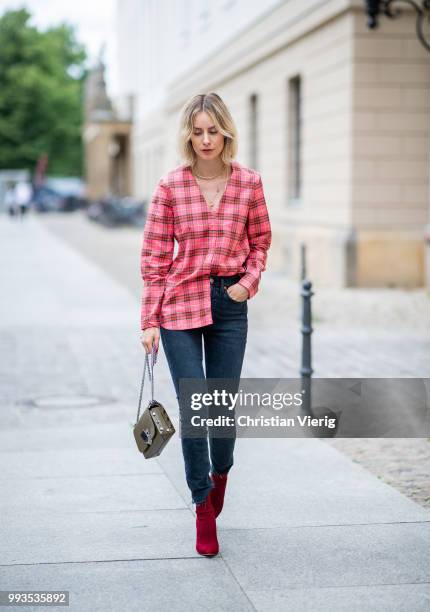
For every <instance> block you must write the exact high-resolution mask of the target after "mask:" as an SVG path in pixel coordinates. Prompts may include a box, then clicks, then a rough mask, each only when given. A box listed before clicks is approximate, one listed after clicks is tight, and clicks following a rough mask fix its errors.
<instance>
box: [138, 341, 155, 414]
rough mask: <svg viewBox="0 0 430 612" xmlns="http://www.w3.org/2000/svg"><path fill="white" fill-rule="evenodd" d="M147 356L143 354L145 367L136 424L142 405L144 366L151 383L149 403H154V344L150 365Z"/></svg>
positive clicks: (143, 377) (144, 372)
mask: <svg viewBox="0 0 430 612" xmlns="http://www.w3.org/2000/svg"><path fill="white" fill-rule="evenodd" d="M148 355H149V353H145V365H144V367H143V376H142V383H141V385H140V395H139V406H138V408H137V418H136V423H137V422H138V421H139V417H140V406H141V404H142V393H143V384H144V382H145V374H146V366H148V376H149V380H150V381H151V401H154V365H155V364H156V363H157V351H156V350H155V344H153V345H152V353H151V364H150V363H149V357H148Z"/></svg>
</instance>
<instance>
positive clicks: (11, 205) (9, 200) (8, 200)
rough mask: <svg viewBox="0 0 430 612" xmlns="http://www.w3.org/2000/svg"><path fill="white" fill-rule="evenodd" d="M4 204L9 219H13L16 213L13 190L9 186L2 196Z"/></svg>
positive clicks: (12, 187)
mask: <svg viewBox="0 0 430 612" xmlns="http://www.w3.org/2000/svg"><path fill="white" fill-rule="evenodd" d="M4 203H5V206H6V209H7V211H8V213H9V216H10V217H14V216H15V213H16V200H15V188H14V186H13V185H9V187H8V188H7V190H6V193H5V196H4Z"/></svg>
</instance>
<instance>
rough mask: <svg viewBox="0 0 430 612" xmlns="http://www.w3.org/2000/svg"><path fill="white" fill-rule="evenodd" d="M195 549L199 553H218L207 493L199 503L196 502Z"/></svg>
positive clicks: (214, 522)
mask: <svg viewBox="0 0 430 612" xmlns="http://www.w3.org/2000/svg"><path fill="white" fill-rule="evenodd" d="M196 531H197V540H196V550H197V552H198V553H199V555H204V556H206V557H213V556H214V555H217V554H218V551H219V546H218V539H217V535H216V521H215V514H214V509H213V508H212V504H211V500H210V498H209V495H208V496H207V497H206V499H205V501H204V502H202V503H201V504H196Z"/></svg>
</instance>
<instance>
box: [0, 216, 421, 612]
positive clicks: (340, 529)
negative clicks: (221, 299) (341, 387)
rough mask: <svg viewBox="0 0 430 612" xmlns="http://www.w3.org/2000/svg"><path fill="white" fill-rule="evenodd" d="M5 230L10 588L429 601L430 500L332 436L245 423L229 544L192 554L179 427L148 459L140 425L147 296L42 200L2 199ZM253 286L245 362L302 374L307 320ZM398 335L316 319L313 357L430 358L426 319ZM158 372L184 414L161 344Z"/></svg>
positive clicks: (324, 367) (343, 367)
mask: <svg viewBox="0 0 430 612" xmlns="http://www.w3.org/2000/svg"><path fill="white" fill-rule="evenodd" d="M0 244H1V255H2V263H3V265H2V266H1V268H0V277H1V286H2V300H1V302H0V352H1V363H2V367H1V372H0V385H1V408H2V410H1V413H0V418H1V421H0V422H1V430H0V468H1V471H0V479H1V486H2V496H1V501H0V513H1V517H2V520H1V523H0V589H2V590H18V589H22V590H32V589H34V590H63V589H64V590H68V591H69V592H70V609H71V610H76V611H77V612H85V611H87V610H88V611H91V612H98V611H100V612H108V611H115V612H116V611H122V610H127V611H134V610H136V611H137V610H141V609H145V608H156V609H157V610H160V611H165V610H169V612H173V611H175V610H178V611H182V610H184V609H187V610H193V611H194V610H195V611H200V610H213V611H223V610H226V611H227V610H228V611H229V612H230V611H231V610H235V611H236V610H237V611H239V610H240V611H241V610H261V611H263V610H264V611H265V610H275V611H276V610H279V611H281V610H282V611H290V610H291V611H294V612H296V611H299V612H301V611H303V610H304V611H306V610H318V611H319V612H320V611H325V610H327V611H330V612H336V611H344V610H354V611H364V610H366V611H368V610H377V611H378V612H380V611H385V610H386V611H390V612H392V611H397V610H399V611H400V610H408V611H409V610H414V612H415V611H419V610H423V611H424V610H428V609H429V604H430V561H429V555H428V550H429V544H430V513H429V511H428V510H426V509H425V508H422V507H420V506H419V505H417V504H415V503H414V502H412V501H411V500H409V499H408V498H407V497H405V496H404V495H402V494H401V493H399V492H398V491H396V490H395V489H393V488H392V487H390V486H388V485H387V484H385V483H383V482H381V481H380V480H378V479H377V478H375V477H374V476H372V475H371V474H369V473H368V472H367V471H366V470H364V469H363V468H362V467H360V466H359V465H357V464H355V463H353V462H352V461H351V460H350V459H348V458H347V457H345V456H344V455H343V454H342V453H340V452H338V451H337V450H336V449H335V448H333V447H331V446H330V445H328V444H326V443H324V442H323V441H321V440H312V439H291V438H290V439H288V440H286V439H258V440H255V439H254V440H252V439H240V440H238V441H237V450H236V454H235V467H234V469H233V470H232V473H231V478H230V485H229V489H228V496H227V499H226V505H225V509H224V511H223V513H222V515H221V517H220V519H219V521H218V531H219V541H220V546H221V553H220V555H219V556H218V557H215V558H213V559H205V558H202V557H200V556H199V555H197V554H196V552H195V550H194V514H193V512H192V506H191V504H190V497H189V492H188V489H187V487H186V483H185V479H184V475H183V463H182V456H181V452H180V440H179V439H178V436H175V437H174V438H173V439H172V441H171V442H170V443H169V445H168V446H167V447H166V449H165V451H164V453H163V454H162V455H161V457H159V458H158V459H154V460H151V461H145V460H144V459H143V457H142V456H140V455H139V453H138V452H137V450H136V448H135V443H134V440H133V436H132V425H133V422H134V418H135V414H136V407H137V406H136V401H137V396H138V385H139V381H140V376H141V370H142V367H143V361H144V353H143V349H142V347H141V345H140V341H139V333H138V329H139V300H138V299H136V296H133V294H132V293H131V292H130V291H129V290H128V289H127V288H126V287H125V286H122V285H121V284H120V283H118V282H117V281H116V280H115V278H114V277H113V275H112V274H108V273H107V272H106V271H104V270H103V269H102V268H101V267H100V266H98V265H96V264H95V263H94V262H93V261H90V260H89V259H88V258H87V257H85V256H84V255H82V254H81V253H79V252H78V251H77V250H75V249H73V248H71V247H70V246H68V245H67V243H65V242H64V241H62V240H60V239H58V238H57V237H55V236H54V235H53V234H52V233H51V232H49V231H47V229H46V228H45V227H44V226H43V223H42V222H41V221H40V220H39V219H38V218H35V217H30V218H28V219H26V220H25V222H24V223H22V224H16V223H14V222H12V221H11V220H9V219H7V218H4V217H0ZM115 256H116V253H115V252H112V261H113V262H114V261H115ZM273 286H274V285H273ZM268 291H269V289H268ZM257 303H258V302H257V297H256V298H255V306H253V305H252V304H251V303H250V330H252V331H251V333H250V339H249V343H248V347H247V354H246V357H245V367H244V371H243V376H244V377H250V376H253V375H259V376H262V375H263V376H265V377H272V376H280V375H282V376H284V377H288V376H296V375H297V362H298V350H299V335H298V334H297V320H295V317H294V316H291V317H290V318H288V317H286V319H285V326H283V327H282V326H280V324H279V321H276V322H275V325H276V327H274V326H273V325H267V326H263V325H260V323H262V319H261V318H260V317H261V316H262V315H261V314H259V312H261V311H264V308H262V306H261V305H259V306H257ZM252 317H255V319H252ZM253 320H254V321H255V322H256V324H255V325H254V326H253V325H252V321H253ZM271 321H274V320H272V318H271ZM291 321H292V323H293V325H291V326H290V325H289V322H291ZM399 336H400V338H398V337H395V338H394V337H393V334H391V335H390V334H389V333H388V331H386V330H384V331H381V332H380V333H379V334H378V333H376V332H375V338H376V352H375V353H369V354H367V356H363V354H362V352H363V351H365V350H366V345H367V344H368V336H367V339H366V337H364V338H363V339H362V340H361V341H360V336H359V334H358V332H357V331H350V332H348V333H346V332H345V334H343V332H341V333H340V334H339V333H336V330H333V329H331V328H330V329H329V328H327V329H326V330H321V333H320V334H319V340H318V342H320V347H319V351H316V353H317V352H318V359H319V363H318V362H316V363H315V369H317V368H318V374H317V375H319V376H335V375H336V376H342V375H343V373H341V372H347V375H348V376H364V375H371V374H369V373H367V374H364V373H363V372H369V370H372V371H374V370H373V368H374V367H379V366H381V367H382V366H383V365H384V364H385V371H390V374H386V375H388V376H396V375H399V376H401V375H402V374H398V373H397V372H398V368H400V367H401V368H403V369H404V371H405V372H407V371H408V372H411V371H412V372H414V374H407V373H405V374H403V375H405V376H408V375H409V376H410V375H415V376H426V375H427V374H425V373H424V372H426V368H428V364H425V363H424V361H423V358H424V355H425V352H426V348H428V336H427V339H426V337H425V335H423V333H422V330H420V329H417V330H415V332H413V330H410V329H408V330H407V331H406V332H405V333H404V334H403V335H402V334H399ZM387 343H388V344H387ZM426 343H427V344H426ZM339 347H341V349H342V350H341V353H340V352H339ZM387 347H388V348H387ZM402 347H403V348H402ZM343 349H344V350H343ZM391 351H392V352H391ZM406 353H407V355H408V362H407V364H405V363H404V361H405V360H404V359H401V357H402V354H403V357H404V355H405V354H406ZM427 356H428V353H427ZM387 359H388V364H387ZM348 364H349V365H348ZM390 368H391V369H390ZM333 372H336V373H337V374H334V373H333ZM418 372H419V373H418ZM378 375H379V376H383V375H384V374H382V373H378ZM155 377H156V391H157V393H156V395H157V396H159V397H160V399H161V401H162V402H163V403H165V405H166V406H167V407H168V408H169V413H172V416H173V419H174V421H175V422H176V424H177V420H178V413H177V408H176V398H175V396H174V392H173V386H172V383H171V380H170V377H169V373H168V369H167V365H166V362H165V359H164V355H163V352H162V350H161V351H160V355H159V360H158V363H157V365H156V372H155ZM24 609H33V608H32V607H25V608H24ZM34 609H36V608H35V607H34ZM56 609H60V608H59V607H58V608H56Z"/></svg>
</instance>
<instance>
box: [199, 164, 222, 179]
mask: <svg viewBox="0 0 430 612" xmlns="http://www.w3.org/2000/svg"><path fill="white" fill-rule="evenodd" d="M224 172H225V167H224V168H223V169H222V170H221V172H220V173H219V174H217V175H216V176H200V174H197V173H196V172H194V170H192V173H193V174H194V176H196V177H197V178H199V179H202V180H203V181H213V179H216V178H219V177H220V176H222V175H223V174H224Z"/></svg>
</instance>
